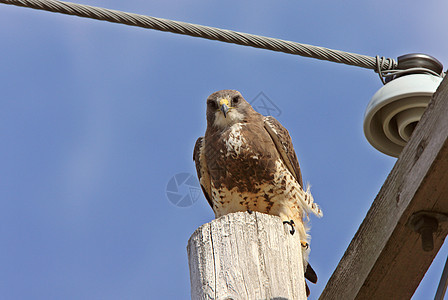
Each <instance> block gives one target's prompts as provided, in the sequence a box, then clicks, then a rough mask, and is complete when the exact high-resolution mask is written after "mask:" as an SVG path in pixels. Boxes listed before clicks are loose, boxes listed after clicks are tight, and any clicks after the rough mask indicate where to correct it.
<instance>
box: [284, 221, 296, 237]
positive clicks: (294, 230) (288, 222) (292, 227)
mask: <svg viewBox="0 0 448 300" xmlns="http://www.w3.org/2000/svg"><path fill="white" fill-rule="evenodd" d="M283 224H288V225H289V226H291V230H290V231H289V233H291V235H294V233H295V232H296V229H295V228H294V221H293V220H289V221H283Z"/></svg>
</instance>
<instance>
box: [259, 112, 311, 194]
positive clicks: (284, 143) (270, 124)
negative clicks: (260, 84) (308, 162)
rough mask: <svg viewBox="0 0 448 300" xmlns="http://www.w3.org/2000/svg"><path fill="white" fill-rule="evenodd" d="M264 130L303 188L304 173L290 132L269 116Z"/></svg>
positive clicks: (265, 121) (266, 118) (265, 120)
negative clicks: (301, 170)
mask: <svg viewBox="0 0 448 300" xmlns="http://www.w3.org/2000/svg"><path fill="white" fill-rule="evenodd" d="M264 128H266V130H267V132H268V133H269V135H270V136H271V138H272V140H273V141H274V144H275V146H276V147H277V150H278V152H279V153H280V155H281V157H282V159H283V162H284V163H285V165H286V166H287V167H288V170H289V171H290V172H291V173H292V174H293V175H294V177H295V178H296V180H297V182H298V183H299V184H300V186H301V187H302V188H303V182H302V173H301V172H300V166H299V161H298V159H297V155H296V152H295V151H294V147H293V145H292V140H291V137H290V136H289V132H288V130H286V128H285V127H283V126H282V124H280V122H279V121H277V120H276V119H275V118H274V117H271V116H268V117H265V118H264Z"/></svg>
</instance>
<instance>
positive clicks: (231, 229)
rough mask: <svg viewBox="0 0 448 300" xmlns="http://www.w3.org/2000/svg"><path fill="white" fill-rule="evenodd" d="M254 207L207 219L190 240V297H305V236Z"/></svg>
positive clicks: (188, 249) (299, 299)
mask: <svg viewBox="0 0 448 300" xmlns="http://www.w3.org/2000/svg"><path fill="white" fill-rule="evenodd" d="M286 226H289V225H283V223H282V222H281V220H280V218H279V217H276V216H271V215H267V214H262V213H258V212H253V213H251V214H249V213H247V212H238V213H233V214H228V215H225V216H223V217H221V218H219V219H216V220H213V221H212V222H210V223H207V224H204V225H202V226H201V227H199V228H198V229H196V231H195V232H194V233H193V235H192V236H191V237H190V240H189V241H188V246H187V251H188V262H189V266H190V281H191V299H235V300H236V299H288V300H293V299H297V300H303V299H306V292H305V280H304V274H303V262H302V252H301V245H300V239H299V235H298V234H294V235H291V234H290V233H289V229H290V228H289V227H286Z"/></svg>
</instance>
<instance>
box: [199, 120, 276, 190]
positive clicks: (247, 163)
mask: <svg viewBox="0 0 448 300" xmlns="http://www.w3.org/2000/svg"><path fill="white" fill-rule="evenodd" d="M271 143H272V145H271ZM272 146H274V145H273V142H272V140H271V139H270V137H269V135H268V134H267V133H266V131H265V130H264V128H258V127H256V126H255V127H254V126H248V125H245V124H235V125H233V126H231V127H230V128H229V129H228V130H226V131H223V132H222V133H220V134H219V135H217V136H215V137H214V141H211V148H213V149H211V150H210V149H209V151H207V152H208V153H207V154H208V155H207V163H208V165H209V170H210V175H211V178H212V181H213V184H214V185H215V186H220V185H221V184H225V185H226V186H227V187H230V188H231V187H238V188H239V189H243V190H246V189H247V188H246V187H250V186H253V183H254V182H258V183H259V182H267V181H270V180H272V170H273V169H274V168H275V160H276V159H277V154H276V152H273V151H272V149H273V148H274V149H275V146H274V147H272Z"/></svg>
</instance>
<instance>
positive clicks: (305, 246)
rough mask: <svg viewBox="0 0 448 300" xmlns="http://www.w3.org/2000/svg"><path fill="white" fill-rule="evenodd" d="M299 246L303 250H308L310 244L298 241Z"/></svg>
mask: <svg viewBox="0 0 448 300" xmlns="http://www.w3.org/2000/svg"><path fill="white" fill-rule="evenodd" d="M300 244H301V245H302V247H303V248H305V249H306V250H308V248H309V247H310V244H308V243H307V242H305V241H300Z"/></svg>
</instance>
